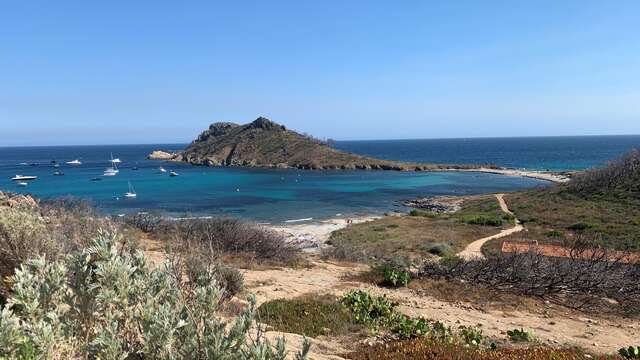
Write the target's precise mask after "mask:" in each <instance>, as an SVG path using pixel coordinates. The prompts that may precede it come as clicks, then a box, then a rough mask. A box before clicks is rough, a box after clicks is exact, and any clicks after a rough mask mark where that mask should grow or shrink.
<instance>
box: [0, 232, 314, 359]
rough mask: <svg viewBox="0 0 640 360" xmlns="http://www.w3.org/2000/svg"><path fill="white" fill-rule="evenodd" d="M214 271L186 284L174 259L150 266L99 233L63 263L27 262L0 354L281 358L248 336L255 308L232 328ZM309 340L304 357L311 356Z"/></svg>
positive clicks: (1, 334) (17, 279) (0, 337)
mask: <svg viewBox="0 0 640 360" xmlns="http://www.w3.org/2000/svg"><path fill="white" fill-rule="evenodd" d="M215 278H216V277H215V276H214V275H212V274H204V276H201V277H198V278H197V279H196V281H188V280H187V279H186V278H185V276H183V271H182V269H177V268H175V267H174V265H173V264H172V263H166V264H164V265H163V266H160V267H157V268H155V269H151V268H150V267H149V266H148V265H147V260H146V259H145V257H144V255H143V254H142V253H141V252H133V251H130V249H128V248H126V247H123V246H122V244H121V242H120V238H119V237H118V236H116V235H114V234H109V233H100V234H99V235H98V236H97V237H96V238H95V239H94V241H93V246H91V247H89V248H86V249H85V250H83V251H78V252H75V253H72V254H71V255H70V256H68V257H67V258H66V260H64V261H62V260H57V261H53V262H49V261H47V260H45V258H44V257H38V258H35V259H32V260H29V261H27V262H26V263H24V264H23V265H21V266H20V268H19V269H18V270H17V271H16V273H15V275H14V276H13V277H12V279H11V282H12V283H13V288H12V291H13V294H12V296H11V297H10V298H9V299H8V302H7V306H6V307H5V309H4V310H3V311H2V314H1V317H0V358H11V359H15V358H29V359H32V358H47V359H54V358H55V359H60V358H65V357H66V358H77V357H78V356H79V357H82V358H91V359H93V358H96V359H124V358H139V357H141V358H147V359H194V358H199V359H203V358H229V359H284V358H285V356H286V349H285V343H284V340H283V339H279V340H278V341H277V343H276V344H275V346H272V345H271V343H270V342H269V341H267V340H266V339H264V338H263V337H262V336H258V337H257V338H255V339H250V338H249V337H248V335H247V334H248V331H249V329H250V328H251V327H252V326H253V323H254V322H253V319H254V316H255V297H253V296H250V297H249V302H250V306H249V308H248V309H246V310H245V311H243V312H242V314H241V315H240V316H238V317H237V318H236V319H235V322H234V324H233V325H232V326H227V324H225V323H224V322H223V321H222V320H221V319H220V317H219V316H218V314H217V312H218V308H219V304H220V299H221V297H222V296H223V294H222V293H223V290H222V289H221V288H220V287H219V286H218V284H217V281H216V280H215ZM308 350H309V343H308V342H305V346H304V347H303V351H302V352H301V353H299V354H298V355H297V358H298V359H303V358H306V354H307V353H308Z"/></svg>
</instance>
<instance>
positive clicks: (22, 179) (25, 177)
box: [11, 175, 38, 181]
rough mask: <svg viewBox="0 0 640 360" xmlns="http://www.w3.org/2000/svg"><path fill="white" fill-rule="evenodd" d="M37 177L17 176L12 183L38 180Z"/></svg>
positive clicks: (12, 179)
mask: <svg viewBox="0 0 640 360" xmlns="http://www.w3.org/2000/svg"><path fill="white" fill-rule="evenodd" d="M37 178H38V177H37V176H29V175H16V176H14V177H12V178H11V181H29V180H35V179H37Z"/></svg>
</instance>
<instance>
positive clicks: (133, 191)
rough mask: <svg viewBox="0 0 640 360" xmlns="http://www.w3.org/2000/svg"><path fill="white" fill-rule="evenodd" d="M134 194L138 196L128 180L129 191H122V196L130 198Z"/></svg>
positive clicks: (133, 196)
mask: <svg viewBox="0 0 640 360" xmlns="http://www.w3.org/2000/svg"><path fill="white" fill-rule="evenodd" d="M136 196H138V194H136V190H135V189H134V188H133V185H131V181H129V191H127V192H126V193H124V197H126V198H129V199H131V198H135V197H136Z"/></svg>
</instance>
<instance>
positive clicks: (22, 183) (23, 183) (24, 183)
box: [16, 181, 28, 187]
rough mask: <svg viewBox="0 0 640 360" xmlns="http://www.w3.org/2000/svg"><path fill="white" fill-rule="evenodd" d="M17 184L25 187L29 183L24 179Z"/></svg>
mask: <svg viewBox="0 0 640 360" xmlns="http://www.w3.org/2000/svg"><path fill="white" fill-rule="evenodd" d="M16 185H18V186H20V187H25V186H27V185H28V184H27V183H26V182H24V181H20V182H18V183H16Z"/></svg>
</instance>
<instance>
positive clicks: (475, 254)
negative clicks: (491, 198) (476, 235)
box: [458, 194, 524, 260]
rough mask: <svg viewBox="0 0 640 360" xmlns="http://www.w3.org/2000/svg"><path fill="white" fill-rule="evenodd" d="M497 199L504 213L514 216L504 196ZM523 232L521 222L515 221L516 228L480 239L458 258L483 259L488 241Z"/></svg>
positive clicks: (498, 196)
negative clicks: (484, 247)
mask: <svg viewBox="0 0 640 360" xmlns="http://www.w3.org/2000/svg"><path fill="white" fill-rule="evenodd" d="M496 199H497V200H498V203H499V204H500V209H502V211H504V212H505V213H507V214H509V215H513V213H512V212H511V210H509V208H508V207H507V203H506V202H504V194H496ZM522 230H524V226H522V224H520V220H518V219H515V226H514V227H512V228H510V229H506V230H502V231H500V232H499V233H498V234H495V235H491V236H487V237H485V238H482V239H478V240H476V241H474V242H472V243H470V244H469V245H467V247H465V248H464V250H462V251H461V252H459V253H458V256H460V257H462V258H464V259H467V260H473V259H482V258H484V255H483V254H482V245H484V244H485V243H486V242H487V241H490V240H493V239H499V238H502V237H505V236H509V235H511V234H513V233H517V232H520V231H522Z"/></svg>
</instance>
